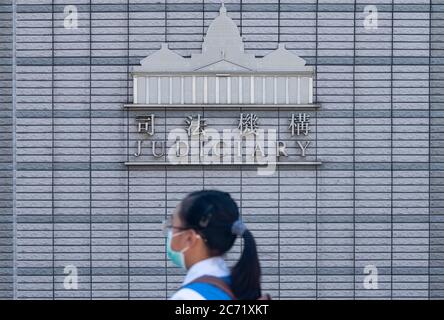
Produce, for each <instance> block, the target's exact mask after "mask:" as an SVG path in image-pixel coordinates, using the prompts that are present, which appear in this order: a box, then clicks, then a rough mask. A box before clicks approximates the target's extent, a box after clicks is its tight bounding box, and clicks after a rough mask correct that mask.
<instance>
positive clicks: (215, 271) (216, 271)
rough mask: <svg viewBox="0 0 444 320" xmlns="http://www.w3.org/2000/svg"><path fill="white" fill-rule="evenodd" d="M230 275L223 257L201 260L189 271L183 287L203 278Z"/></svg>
mask: <svg viewBox="0 0 444 320" xmlns="http://www.w3.org/2000/svg"><path fill="white" fill-rule="evenodd" d="M229 275H230V270H229V269H228V267H227V265H226V263H225V260H224V259H223V258H222V257H220V256H219V257H212V258H208V259H205V260H201V261H199V262H197V263H195V264H193V265H192V267H191V268H190V270H188V272H187V275H186V276H185V280H184V281H183V284H182V285H186V284H188V283H190V282H192V281H193V280H195V279H197V278H199V277H201V276H213V277H226V276H229Z"/></svg>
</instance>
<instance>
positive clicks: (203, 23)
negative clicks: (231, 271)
mask: <svg viewBox="0 0 444 320" xmlns="http://www.w3.org/2000/svg"><path fill="white" fill-rule="evenodd" d="M16 2H17V20H16V28H15V35H16V49H17V50H16V61H17V65H16V71H17V72H16V81H15V90H16V96H15V99H16V104H15V113H16V125H15V133H16V139H15V143H16V149H15V154H16V162H15V163H16V168H17V171H16V176H17V178H16V184H15V188H16V193H15V195H16V201H15V210H14V212H15V215H13V208H14V206H13V192H12V187H13V183H12V166H13V164H14V162H13V161H12V154H13V153H12V151H13V149H12V143H13V141H14V139H13V137H12V132H13V131H14V130H13V125H12V119H13V118H12V112H13V109H12V104H11V101H12V95H11V93H10V92H7V91H4V89H3V87H2V95H1V99H2V100H1V106H2V108H1V111H0V112H1V114H2V120H1V122H0V125H1V126H0V130H1V133H2V139H0V143H1V146H0V148H1V150H2V151H4V155H3V154H2V156H1V161H0V163H1V171H0V172H1V179H2V182H3V181H5V183H4V186H3V183H2V186H0V188H1V190H0V196H1V199H0V204H1V208H0V210H1V211H0V212H1V215H0V217H1V231H0V232H1V234H0V235H1V236H0V238H1V239H2V243H1V246H0V248H1V252H0V254H1V257H2V258H1V259H0V263H1V265H0V266H1V271H0V272H1V274H0V277H1V278H0V280H1V281H0V284H1V287H0V292H1V293H0V294H1V296H2V297H12V296H15V297H17V298H21V299H27V298H65V297H71V298H123V299H126V298H159V299H164V298H166V297H168V296H170V295H171V294H172V293H173V292H174V290H176V289H177V287H178V285H179V284H180V281H181V279H182V277H183V273H181V272H180V271H179V270H178V269H177V268H174V267H172V266H171V265H170V263H169V262H167V261H166V259H165V252H164V238H163V237H162V234H161V232H160V230H159V224H160V222H161V221H162V220H163V219H164V218H165V216H166V215H167V214H169V213H170V212H171V210H172V208H174V206H175V205H176V204H177V202H178V201H179V200H180V199H181V198H182V197H183V196H184V195H185V194H186V193H188V192H190V191H193V190H196V189H200V188H202V187H205V188H218V189H223V190H227V191H229V192H231V193H232V194H233V196H234V197H235V198H236V200H237V201H238V203H239V205H240V207H241V210H242V215H243V218H244V220H245V221H246V222H247V224H248V226H249V227H250V228H251V229H252V230H253V233H254V234H255V236H256V238H257V242H258V244H259V251H260V253H261V261H262V266H263V274H264V276H263V287H264V290H265V291H267V292H270V293H271V294H272V295H273V296H274V297H275V298H281V299H289V298H309V299H315V298H320V299H322V298H348V299H353V298H387V299H391V298H393V299H397V298H440V297H441V298H442V297H444V288H443V286H444V278H443V277H444V263H443V245H444V244H443V243H442V242H443V239H444V237H443V228H442V219H443V215H442V205H441V203H442V201H441V198H442V197H441V195H442V182H441V181H442V178H443V177H444V175H443V166H442V159H443V158H442V154H441V153H442V152H441V151H442V147H441V142H442V134H443V133H442V123H443V122H442V118H443V117H442V116H443V113H442V111H441V109H442V106H443V100H442V99H443V98H442V92H443V88H442V87H443V79H442V74H443V73H442V71H443V58H442V56H443V54H442V52H443V51H442V50H443V47H442V40H443V35H442V33H443V31H442V30H443V28H442V27H443V22H442V21H443V12H444V5H443V4H442V2H440V1H432V2H431V3H430V1H428V0H394V1H389V0H378V1H360V0H356V1H352V0H340V1H325V0H319V1H316V0H296V1H290V0H281V1H278V0H243V1H241V2H239V1H237V0H232V1H225V2H226V6H227V8H228V14H229V15H230V17H232V18H233V19H234V20H235V21H236V23H237V24H238V25H239V26H240V28H241V30H242V34H243V36H244V39H245V42H246V49H247V50H248V51H249V52H252V53H255V54H256V55H265V54H267V53H269V52H270V51H271V50H273V49H275V48H276V46H277V43H278V42H279V41H280V42H284V43H286V44H287V48H289V49H292V50H293V51H294V52H295V53H296V54H298V55H299V56H301V57H302V58H304V59H306V61H307V63H308V64H309V65H314V66H316V92H315V94H316V101H317V102H318V103H320V104H321V109H320V111H318V114H317V120H316V121H317V130H316V132H315V137H316V138H317V148H316V150H315V152H316V156H317V158H318V159H319V160H321V161H323V164H322V166H321V167H320V168H318V169H316V168H305V169H301V168H298V169H297V170H294V169H291V168H290V169H288V168H283V169H281V170H280V171H278V172H277V173H276V174H275V175H273V176H270V177H258V176H257V175H256V171H255V170H254V169H251V168H246V167H245V168H242V167H227V168H223V169H220V168H211V167H206V168H199V167H197V168H183V167H177V168H168V169H164V168H161V169H160V170H159V169H157V170H154V169H147V168H138V169H136V168H131V169H128V168H126V167H125V166H124V165H123V162H124V161H125V160H126V159H127V155H128V152H131V151H132V149H131V150H129V149H128V146H129V147H131V145H129V144H128V140H127V138H128V137H127V132H128V124H129V123H130V121H132V120H133V118H132V115H131V114H130V113H128V112H127V111H124V110H123V104H124V103H127V102H130V101H131V96H130V92H131V86H132V83H131V81H130V77H129V71H130V68H131V66H133V65H135V64H138V63H139V61H140V60H141V59H142V58H144V57H146V56H147V55H148V54H150V53H152V52H154V50H156V49H158V48H159V47H160V43H161V42H163V41H167V42H168V43H169V44H170V48H172V49H175V50H177V52H178V53H180V54H182V55H190V54H191V53H193V52H198V51H199V50H200V45H201V42H202V37H203V34H204V32H205V31H206V28H207V26H208V24H209V23H210V22H211V20H212V19H213V18H214V17H215V16H216V15H217V10H218V7H219V4H218V3H219V1H216V0H212V1H200V0H199V1H195V0H168V1H166V3H165V2H164V1H163V0H159V1H154V0H129V1H128V0H93V1H90V0H76V1H74V2H75V3H73V1H64V0H54V1H50V0H38V1H37V0H17V1H16ZM67 4H75V5H77V7H78V10H79V18H80V20H79V29H74V30H67V29H64V28H63V18H64V13H63V9H64V6H65V5H67ZM368 4H372V5H376V6H377V8H378V11H379V27H378V29H377V30H372V31H369V30H366V29H364V28H363V19H364V17H365V14H364V13H363V11H364V7H365V6H366V5H368ZM11 12H12V7H11V1H2V5H1V6H0V14H1V23H2V26H3V24H5V26H8V27H9V29H8V28H4V29H3V28H2V31H1V32H2V34H1V35H0V36H1V37H2V38H3V37H5V39H7V40H8V41H5V42H4V43H3V42H2V44H1V48H0V49H1V51H0V52H1V57H2V60H1V61H2V63H1V64H0V68H1V71H2V73H1V75H2V78H1V80H0V81H1V82H2V83H5V86H4V87H5V88H6V90H12V89H10V88H11V87H12V86H11V78H12V72H11V70H12V69H11V63H10V62H11V61H10V58H9V57H10V56H11V49H12V43H11V35H12V32H11V26H12V20H11ZM3 30H5V31H3ZM4 33H5V34H4ZM430 48H431V49H432V51H430ZM279 117H280V115H279ZM280 121H281V122H282V123H285V121H287V119H286V118H285V117H280ZM3 137H5V138H3ZM13 217H16V220H17V223H16V228H15V230H16V231H15V232H16V237H15V239H14V240H15V241H14V242H13V238H12V234H13V231H14V228H13V225H14V219H13ZM14 245H15V263H14V266H15V268H14V267H13V262H14V259H13V252H14V251H13V248H14ZM239 251H240V246H239V244H236V246H235V248H234V249H233V252H232V253H231V254H230V255H229V256H228V260H229V261H230V263H231V262H233V261H234V260H235V259H236V257H237V254H238V253H239ZM67 265H74V266H76V267H77V268H78V270H79V280H80V285H79V288H78V290H66V289H64V287H63V281H64V277H65V274H64V267H65V266H67ZM369 265H374V266H376V267H377V270H378V289H373V290H368V289H365V288H364V286H363V280H364V277H365V274H364V268H365V267H366V266H369ZM13 276H14V278H15V287H14V286H13V281H12V277H13Z"/></svg>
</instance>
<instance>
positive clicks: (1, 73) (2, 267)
mask: <svg viewBox="0 0 444 320" xmlns="http://www.w3.org/2000/svg"><path fill="white" fill-rule="evenodd" d="M0 27H1V28H0V299H5V298H6V299H7V298H12V295H13V218H12V217H13V215H12V208H13V197H12V196H13V192H12V188H13V182H12V180H13V170H12V169H13V165H12V164H13V158H12V154H13V152H12V141H13V139H12V132H13V130H12V128H13V117H12V112H13V109H12V96H13V95H12V47H13V44H12V43H13V42H12V6H11V1H2V2H1V3H0Z"/></svg>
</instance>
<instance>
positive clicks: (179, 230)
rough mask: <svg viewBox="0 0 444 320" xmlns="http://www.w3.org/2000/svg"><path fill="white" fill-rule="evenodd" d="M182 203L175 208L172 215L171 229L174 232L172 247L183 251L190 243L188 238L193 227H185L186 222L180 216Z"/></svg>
mask: <svg viewBox="0 0 444 320" xmlns="http://www.w3.org/2000/svg"><path fill="white" fill-rule="evenodd" d="M179 212H180V204H179V205H177V207H176V208H175V209H174V212H173V214H172V217H171V230H172V233H173V238H172V240H171V249H173V250H174V251H181V250H183V249H184V248H186V247H187V246H188V245H189V244H188V241H187V238H188V237H189V232H190V231H192V230H191V229H184V228H185V224H184V223H183V221H182V219H181V218H180V213H179Z"/></svg>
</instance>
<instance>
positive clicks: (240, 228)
mask: <svg viewBox="0 0 444 320" xmlns="http://www.w3.org/2000/svg"><path fill="white" fill-rule="evenodd" d="M245 230H247V227H246V226H245V224H244V223H243V222H242V221H241V220H236V221H235V222H234V223H233V225H232V226H231V233H232V234H235V235H237V236H242V235H243V234H244V232H245Z"/></svg>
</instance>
